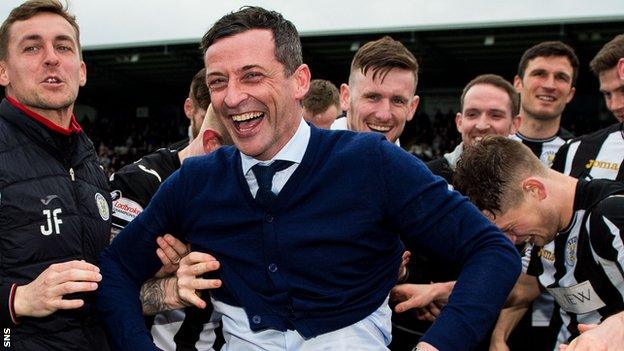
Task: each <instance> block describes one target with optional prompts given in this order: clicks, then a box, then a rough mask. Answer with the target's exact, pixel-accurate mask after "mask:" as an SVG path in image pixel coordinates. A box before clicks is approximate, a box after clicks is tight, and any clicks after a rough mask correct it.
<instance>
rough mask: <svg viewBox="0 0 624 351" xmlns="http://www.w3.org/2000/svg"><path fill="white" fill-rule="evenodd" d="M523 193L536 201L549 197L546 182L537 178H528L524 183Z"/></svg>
mask: <svg viewBox="0 0 624 351" xmlns="http://www.w3.org/2000/svg"><path fill="white" fill-rule="evenodd" d="M522 192H523V193H524V194H525V196H527V197H531V198H534V199H535V200H544V199H545V198H546V197H548V192H547V191H546V186H545V185H544V182H542V181H541V180H540V179H538V178H535V177H528V178H526V179H524V180H523V181H522Z"/></svg>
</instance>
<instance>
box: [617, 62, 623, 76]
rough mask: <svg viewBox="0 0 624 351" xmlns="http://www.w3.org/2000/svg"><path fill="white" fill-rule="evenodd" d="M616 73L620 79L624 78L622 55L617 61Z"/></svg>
mask: <svg viewBox="0 0 624 351" xmlns="http://www.w3.org/2000/svg"><path fill="white" fill-rule="evenodd" d="M617 74H618V78H620V80H624V57H622V58H620V59H619V60H618V63H617Z"/></svg>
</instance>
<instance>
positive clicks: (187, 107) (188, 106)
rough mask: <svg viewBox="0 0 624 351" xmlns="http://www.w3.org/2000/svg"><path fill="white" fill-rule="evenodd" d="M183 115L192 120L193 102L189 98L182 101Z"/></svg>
mask: <svg viewBox="0 0 624 351" xmlns="http://www.w3.org/2000/svg"><path fill="white" fill-rule="evenodd" d="M184 114H185V115H186V118H188V119H191V118H193V100H191V98H190V97H187V98H186V100H184Z"/></svg>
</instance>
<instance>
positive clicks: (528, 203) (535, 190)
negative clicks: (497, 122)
mask: <svg viewBox="0 0 624 351" xmlns="http://www.w3.org/2000/svg"><path fill="white" fill-rule="evenodd" d="M548 177H549V170H548V169H547V168H546V166H544V165H543V164H542V163H541V162H540V160H539V159H538V158H537V157H536V156H535V155H534V154H533V152H532V151H531V150H530V149H529V148H528V147H527V146H525V145H524V144H522V143H521V142H518V141H515V140H512V139H509V138H507V137H503V136H498V135H490V136H486V137H485V138H483V140H481V141H480V142H478V143H476V144H474V145H472V146H470V147H468V148H466V149H465V150H464V153H463V154H462V156H461V157H460V159H459V161H458V163H457V168H456V173H455V178H454V182H453V184H454V186H455V188H456V189H457V190H458V191H460V192H461V193H462V194H464V195H466V196H468V198H469V199H470V200H471V201H472V202H473V203H474V204H475V205H476V206H477V207H478V208H479V209H481V210H482V211H483V212H484V214H485V215H486V216H487V217H488V218H490V220H492V222H494V223H495V224H496V225H497V226H498V227H499V228H500V229H501V230H502V231H503V232H504V233H505V234H506V235H507V236H508V237H509V238H510V239H511V240H512V241H514V242H516V243H521V242H525V241H531V242H533V243H535V244H537V245H544V244H545V243H547V242H550V241H552V239H553V238H554V236H555V235H556V233H557V232H558V230H559V226H560V214H559V212H558V210H557V206H558V204H557V203H555V200H554V198H553V196H552V194H550V193H549V191H550V190H551V189H548V181H547V178H548Z"/></svg>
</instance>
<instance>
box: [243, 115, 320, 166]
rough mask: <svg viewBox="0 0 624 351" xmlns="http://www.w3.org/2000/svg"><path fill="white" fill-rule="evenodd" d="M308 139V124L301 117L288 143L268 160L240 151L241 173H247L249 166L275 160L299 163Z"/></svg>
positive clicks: (265, 163) (266, 163)
mask: <svg viewBox="0 0 624 351" xmlns="http://www.w3.org/2000/svg"><path fill="white" fill-rule="evenodd" d="M309 141H310V126H309V125H308V124H307V123H306V122H305V121H304V120H303V118H302V119H301V122H299V128H297V131H296V132H295V135H293V137H292V138H290V140H289V141H288V143H286V145H284V147H283V148H282V149H281V150H280V151H279V152H278V153H277V154H276V155H275V157H273V158H272V159H270V160H268V161H260V160H256V159H255V158H253V157H251V156H247V155H245V154H244V153H242V152H241V153H240V155H241V162H242V168H243V174H247V172H249V170H250V169H251V167H253V166H255V165H256V164H258V163H261V164H263V165H268V164H270V163H271V162H273V161H275V160H284V161H291V162H294V163H297V164H299V163H301V160H303V155H304V154H305V151H306V149H307V148H308V142H309ZM239 152H240V151H239Z"/></svg>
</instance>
